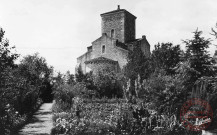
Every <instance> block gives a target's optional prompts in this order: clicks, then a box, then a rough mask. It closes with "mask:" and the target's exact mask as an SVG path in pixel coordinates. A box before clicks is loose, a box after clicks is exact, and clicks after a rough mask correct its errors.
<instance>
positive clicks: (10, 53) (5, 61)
mask: <svg viewBox="0 0 217 135" xmlns="http://www.w3.org/2000/svg"><path fill="white" fill-rule="evenodd" d="M4 34H5V31H4V30H3V29H2V28H0V72H2V71H3V70H4V69H6V68H8V67H14V66H15V64H14V61H15V60H16V59H17V58H18V56H19V55H18V54H16V53H14V49H15V47H10V46H9V41H8V40H7V39H5V38H4Z"/></svg>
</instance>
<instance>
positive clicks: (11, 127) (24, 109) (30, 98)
mask: <svg viewBox="0 0 217 135" xmlns="http://www.w3.org/2000/svg"><path fill="white" fill-rule="evenodd" d="M4 33H5V32H4V31H3V30H2V29H1V28H0V132H1V135H5V134H6V135H7V134H13V132H15V131H16V130H18V129H19V128H20V127H21V126H23V125H24V124H25V123H26V122H27V121H28V118H30V116H31V115H32V114H33V112H34V111H36V110H37V109H38V107H39V106H40V105H41V104H42V102H44V101H45V100H44V99H45V98H44V97H45V96H47V95H49V92H50V93H51V84H50V81H51V75H52V71H53V69H52V67H49V66H48V65H47V63H46V60H45V59H44V58H43V57H40V56H39V55H38V54H37V53H36V54H34V55H28V56H25V57H24V58H23V59H22V60H21V61H20V63H19V64H15V61H16V60H17V58H18V57H19V54H17V53H16V51H15V47H11V46H10V45H9V41H8V40H7V39H6V38H4Z"/></svg>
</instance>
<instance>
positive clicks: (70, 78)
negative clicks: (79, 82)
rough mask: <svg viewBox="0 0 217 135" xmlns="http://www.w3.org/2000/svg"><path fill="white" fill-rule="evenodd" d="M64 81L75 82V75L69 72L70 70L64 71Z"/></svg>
mask: <svg viewBox="0 0 217 135" xmlns="http://www.w3.org/2000/svg"><path fill="white" fill-rule="evenodd" d="M65 77H66V83H67V84H74V83H75V76H74V75H73V74H71V73H70V71H67V72H66V75H65Z"/></svg>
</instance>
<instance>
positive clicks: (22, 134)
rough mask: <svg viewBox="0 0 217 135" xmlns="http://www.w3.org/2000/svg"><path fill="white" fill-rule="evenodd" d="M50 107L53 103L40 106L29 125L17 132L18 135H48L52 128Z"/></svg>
mask: <svg viewBox="0 0 217 135" xmlns="http://www.w3.org/2000/svg"><path fill="white" fill-rule="evenodd" d="M52 105H53V103H44V104H42V106H41V107H40V108H39V110H38V111H37V112H36V113H35V114H34V115H33V117H32V119H31V120H30V122H29V124H27V125H26V126H24V127H23V128H22V129H21V130H20V131H19V135H49V134H50V133H51V129H52V127H53V122H52Z"/></svg>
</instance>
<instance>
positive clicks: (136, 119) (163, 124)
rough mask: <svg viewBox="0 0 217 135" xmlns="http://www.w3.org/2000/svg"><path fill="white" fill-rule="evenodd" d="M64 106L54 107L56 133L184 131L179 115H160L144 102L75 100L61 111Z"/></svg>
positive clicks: (53, 132)
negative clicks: (179, 121)
mask: <svg viewBox="0 0 217 135" xmlns="http://www.w3.org/2000/svg"><path fill="white" fill-rule="evenodd" d="M110 100H112V99H110ZM123 101H124V100H123ZM60 106H62V104H58V103H56V104H55V105H54V106H53V112H54V115H53V121H54V128H53V130H52V134H75V135H79V134H80V135H81V134H82V135H83V134H84V135H85V134H87V135H89V134H93V135H97V134H98V135H101V134H106V135H110V134H159V133H160V134H167V133H169V131H170V132H172V133H171V134H173V133H174V131H173V130H174V128H175V127H178V128H182V126H181V125H180V123H178V121H177V118H176V116H174V115H171V116H168V115H160V114H157V113H156V112H154V111H152V110H147V109H146V108H145V107H144V105H143V104H142V103H138V104H131V103H125V102H116V103H115V102H114V103H113V102H110V101H109V102H100V103H99V102H98V101H97V102H92V103H90V102H84V100H83V99H81V98H76V97H75V98H73V105H72V106H71V107H69V108H67V110H61V109H57V108H59V107H60ZM183 130H184V129H183Z"/></svg>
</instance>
